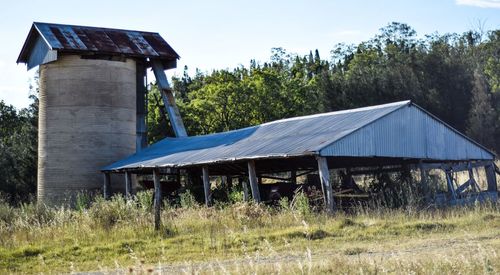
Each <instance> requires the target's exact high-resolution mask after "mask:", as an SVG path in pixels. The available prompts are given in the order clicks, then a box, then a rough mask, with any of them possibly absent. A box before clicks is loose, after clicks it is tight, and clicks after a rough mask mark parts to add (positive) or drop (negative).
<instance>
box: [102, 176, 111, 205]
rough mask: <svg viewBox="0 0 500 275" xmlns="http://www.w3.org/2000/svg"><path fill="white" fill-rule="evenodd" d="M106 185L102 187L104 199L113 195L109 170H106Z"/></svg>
mask: <svg viewBox="0 0 500 275" xmlns="http://www.w3.org/2000/svg"><path fill="white" fill-rule="evenodd" d="M103 176H104V185H103V188H102V193H103V196H104V199H106V200H107V199H109V198H110V196H111V175H110V174H109V172H104V174H103Z"/></svg>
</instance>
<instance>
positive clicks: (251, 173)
mask: <svg viewBox="0 0 500 275" xmlns="http://www.w3.org/2000/svg"><path fill="white" fill-rule="evenodd" d="M248 180H249V181H250V189H251V190H252V197H253V199H254V200H255V201H256V202H260V191H259V184H258V181H257V172H256V171H255V162H254V161H253V160H249V161H248Z"/></svg>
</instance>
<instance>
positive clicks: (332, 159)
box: [103, 101, 497, 203]
mask: <svg viewBox="0 0 500 275" xmlns="http://www.w3.org/2000/svg"><path fill="white" fill-rule="evenodd" d="M494 159H495V154H494V153H493V152H491V151H490V150H488V149H487V148H485V147H484V146H482V145H481V144H479V143H477V142H475V141H473V140H472V139H471V138H469V137H467V136H466V135H464V134H462V133H460V132H459V131H457V130H455V129H454V128H452V127H451V126H449V125H448V124H446V123H445V122H443V121H442V120H440V119H439V118H437V117H435V116H434V115H432V114H431V113H429V112H428V111H426V110H424V109H423V108H421V107H419V106H418V105H416V104H415V103H413V102H411V101H401V102H394V103H389V104H384V105H377V106H370V107H364V108H358V109H351V110H343V111H336V112H330V113H323V114H316V115H310V116H302V117H295V118H288V119H282V120H278V121H273V122H269V123H264V124H261V125H257V126H252V127H248V128H244V129H239V130H234V131H228V132H223V133H215V134H210V135H202V136H192V137H183V138H165V139H163V140H161V141H159V142H157V143H155V144H153V145H151V146H150V147H149V148H147V149H145V150H144V151H142V152H140V153H138V154H134V155H131V156H129V157H127V158H125V159H122V160H119V161H117V162H115V163H113V164H110V165H108V166H106V167H104V168H103V171H104V172H128V173H143V172H145V173H151V171H153V170H155V169H159V168H173V169H187V170H188V171H194V172H195V171H196V170H198V169H199V170H200V171H201V170H203V171H204V173H205V172H206V173H208V170H210V174H211V175H238V174H241V173H242V172H244V173H246V172H248V173H249V176H248V177H249V180H250V183H251V186H252V185H253V186H254V188H258V186H257V184H252V178H253V177H259V176H260V175H261V174H264V173H268V172H279V171H290V170H300V169H312V168H314V167H316V170H317V169H318V167H319V172H320V176H321V178H322V182H323V185H324V186H325V188H324V190H328V188H331V184H329V172H328V170H329V169H331V168H343V167H363V166H366V167H367V166H387V165H401V164H404V165H413V167H423V166H425V165H431V166H432V165H434V166H436V165H441V166H439V167H442V168H443V169H446V170H447V171H448V172H450V171H451V170H453V169H454V171H457V170H458V167H459V166H460V165H461V166H460V167H462V168H464V167H465V168H467V167H469V168H470V167H472V166H474V165H484V166H485V167H487V169H489V171H490V172H489V177H490V179H489V191H491V192H496V190H497V187H496V180H495V179H494V177H495V173H494V172H491V171H493V170H492V169H494V168H493V167H494V164H493V161H494ZM471 163H475V164H471ZM443 165H444V166H443ZM457 165H459V166H457ZM471 165H472V166H471ZM431 166H429V167H431ZM205 170H207V171H205ZM462 170H463V169H462ZM492 177H493V178H492ZM328 186H330V187H328ZM325 195H326V196H327V197H328V196H329V195H328V194H325ZM332 203H333V202H332Z"/></svg>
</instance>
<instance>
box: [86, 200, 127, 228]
mask: <svg viewBox="0 0 500 275" xmlns="http://www.w3.org/2000/svg"><path fill="white" fill-rule="evenodd" d="M135 210H136V208H135V206H133V205H132V204H130V203H127V200H126V199H125V198H124V197H123V196H122V195H114V196H113V197H112V198H111V200H105V199H104V198H103V197H97V198H96V200H95V202H94V203H93V204H92V206H91V207H90V209H89V213H90V217H91V218H92V219H93V220H94V222H95V223H97V224H98V225H100V226H102V227H103V228H104V229H111V228H112V227H113V226H115V225H116V224H117V223H119V222H121V221H133V220H134V216H135V215H137V211H135Z"/></svg>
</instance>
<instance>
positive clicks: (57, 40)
mask: <svg viewBox="0 0 500 275" xmlns="http://www.w3.org/2000/svg"><path fill="white" fill-rule="evenodd" d="M39 38H42V39H43V41H44V42H45V43H46V45H45V46H47V47H48V48H49V50H52V51H57V52H61V53H64V52H66V53H89V54H107V55H120V56H130V57H143V58H157V59H161V60H167V61H175V60H177V59H178V58H179V55H178V54H177V53H176V52H175V51H174V49H173V48H172V47H171V46H170V45H169V44H168V43H167V42H166V41H165V40H164V39H163V38H162V37H161V36H160V34H158V33H155V32H144V31H133V30H122V29H110V28H98V27H87V26H75V25H63V24H52V23H41V22H34V23H33V25H32V27H31V30H30V32H29V34H28V37H27V39H26V41H25V42H24V45H23V48H22V50H21V53H20V54H19V57H18V59H17V63H28V61H29V58H30V54H31V52H32V51H34V47H35V46H36V44H37V39H39ZM41 64H42V63H41Z"/></svg>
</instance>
